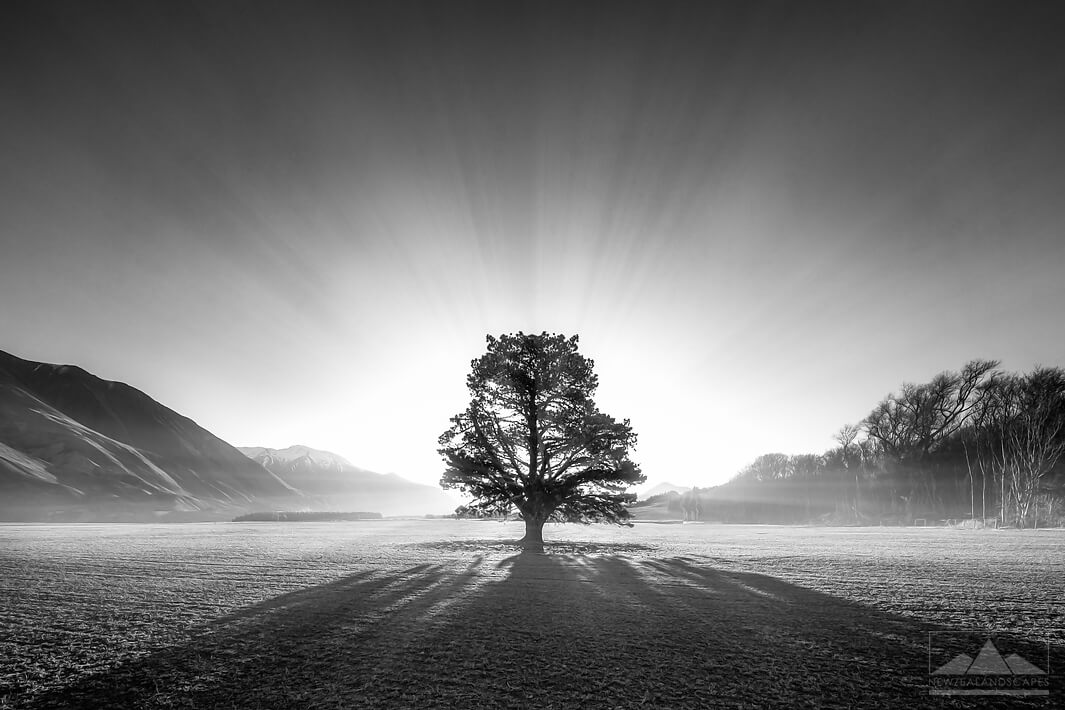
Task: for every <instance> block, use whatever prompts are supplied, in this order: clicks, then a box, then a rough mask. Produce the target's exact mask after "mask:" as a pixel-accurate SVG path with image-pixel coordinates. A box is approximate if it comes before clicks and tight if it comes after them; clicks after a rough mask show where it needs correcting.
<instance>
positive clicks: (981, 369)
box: [700, 360, 1065, 526]
mask: <svg viewBox="0 0 1065 710" xmlns="http://www.w3.org/2000/svg"><path fill="white" fill-rule="evenodd" d="M835 438H836V441H837V443H838V446H837V447H835V448H833V449H830V450H829V451H826V452H824V453H823V454H819V455H816V454H801V455H797V456H787V455H784V454H765V455H763V456H760V457H758V458H757V459H756V460H755V461H754V462H752V463H751V464H750V465H748V466H747V467H745V468H744V469H743V470H742V471H740V472H739V473H738V474H737V475H736V476H735V477H734V478H733V480H732V481H731V482H730V483H729V484H726V485H725V486H720V487H718V488H716V489H712V491H704V492H703V494H702V500H701V506H700V507H701V510H702V511H703V515H704V517H716V518H724V519H730V518H731V519H745V520H778V521H795V520H802V519H811V518H816V517H835V518H837V519H838V518H850V519H855V520H859V521H862V520H865V521H869V520H871V519H872V520H875V519H880V520H884V519H886V518H894V519H896V520H899V521H903V520H912V519H914V518H963V517H968V518H981V519H985V520H987V519H990V518H994V519H997V520H998V521H999V522H1000V523H1002V524H1016V525H1020V526H1032V525H1037V524H1039V521H1040V520H1044V521H1046V520H1050V521H1052V522H1059V520H1060V518H1061V516H1062V513H1063V512H1065V511H1063V508H1065V470H1063V469H1065V370H1063V369H1062V368H1060V367H1037V368H1035V369H1034V370H1032V371H1031V372H1028V373H1024V374H1018V373H1009V372H1004V371H1002V370H1001V369H1000V368H999V362H997V361H994V360H973V361H971V362H969V363H968V364H966V365H965V366H964V367H963V368H962V369H961V370H960V371H956V372H955V371H947V372H943V373H940V374H939V375H936V376H935V377H934V378H932V380H931V381H929V382H926V383H921V384H913V383H906V384H903V385H902V387H901V388H900V389H899V391H898V392H895V393H892V394H889V395H888V396H886V397H885V398H884V399H883V400H881V401H880V402H879V403H878V404H877V405H876V406H875V407H874V408H873V410H872V411H871V412H870V414H869V415H868V416H867V417H866V418H865V419H864V420H863V421H862V422H861V423H860V424H857V425H848V426H845V427H842V428H841V429H840V430H839V431H838V432H837V434H836V437H835ZM1055 513H1056V514H1057V516H1055Z"/></svg>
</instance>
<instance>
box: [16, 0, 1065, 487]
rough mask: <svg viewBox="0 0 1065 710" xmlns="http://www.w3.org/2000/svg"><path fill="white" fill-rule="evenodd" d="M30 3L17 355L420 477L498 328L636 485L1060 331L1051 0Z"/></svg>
mask: <svg viewBox="0 0 1065 710" xmlns="http://www.w3.org/2000/svg"><path fill="white" fill-rule="evenodd" d="M350 5H351V4H336V5H333V4H323V5H315V6H314V9H313V10H310V9H308V8H307V7H306V6H304V5H303V4H297V3H278V4H273V3H251V4H241V3H216V2H202V3H197V2H194V3H171V4H169V5H156V4H152V3H140V2H138V3H131V4H129V5H128V6H119V5H115V4H111V3H108V4H107V5H106V7H101V6H99V5H96V6H89V5H86V4H74V3H69V4H57V3H47V2H45V3H40V2H35V3H26V4H24V5H16V6H13V8H12V9H11V10H10V11H9V13H6V14H8V15H9V16H8V17H7V18H6V19H5V22H4V23H3V27H2V28H0V57H2V59H0V155H3V156H4V157H3V159H2V160H0V335H2V338H0V349H4V350H7V351H9V352H12V353H14V354H16V355H18V356H20V357H23V358H29V359H33V360H42V361H47V362H60V363H73V364H77V365H80V366H82V367H84V368H85V369H87V370H90V371H91V372H94V373H95V374H97V375H99V376H101V377H105V378H109V379H118V380H122V381H125V382H128V383H129V384H131V385H133V386H135V387H137V388H139V389H142V390H144V391H145V392H147V393H148V394H150V395H151V396H152V397H154V398H155V399H157V400H159V401H161V402H162V403H164V404H166V405H167V406H169V407H171V408H173V409H175V410H177V411H178V412H181V413H182V414H185V415H188V416H191V417H192V418H193V419H195V420H196V421H197V422H198V423H199V424H201V425H202V426H204V427H206V428H207V429H209V430H210V431H212V432H213V433H215V434H217V435H218V436H220V437H222V438H223V439H225V440H227V441H229V442H230V443H233V444H235V445H258V446H268V447H275V448H282V447H285V446H288V445H290V444H293V443H303V444H307V445H310V446H313V447H316V448H320V449H326V450H330V451H334V452H337V453H339V454H341V455H343V456H344V457H346V458H348V459H349V460H351V461H352V462H353V463H354V464H355V465H357V466H360V467H363V468H368V469H372V470H377V471H382V472H385V471H392V472H396V473H399V474H401V475H403V476H405V477H407V478H409V479H411V480H414V481H419V482H424V483H433V482H435V481H436V480H438V479H439V476H440V473H441V470H442V468H443V467H442V465H441V462H440V461H439V458H438V456H437V454H436V447H437V445H436V440H437V437H438V436H439V434H440V433H441V432H442V431H443V430H444V429H445V428H446V427H447V425H448V417H450V416H451V415H452V414H454V413H456V412H458V411H459V410H461V409H462V408H463V407H464V406H465V404H466V403H467V401H468V395H467V393H466V390H465V378H466V375H467V373H468V370H469V363H470V360H471V359H473V358H475V357H477V356H478V355H480V354H481V353H483V352H484V336H485V335H486V334H488V333H491V334H496V335H498V334H501V333H509V332H517V331H519V330H521V331H525V332H540V331H544V330H546V331H550V332H561V333H565V334H579V335H580V338H581V340H580V342H581V349H582V352H583V353H584V354H586V355H588V356H589V357H592V358H593V359H595V361H596V370H597V372H598V374H599V378H600V383H601V385H600V392H599V396H598V398H597V401H598V402H599V404H600V407H601V408H602V409H603V410H604V411H606V412H608V413H610V414H611V415H614V416H615V417H619V418H621V417H628V418H631V420H632V423H633V426H634V428H635V429H636V431H637V432H638V433H639V435H640V440H639V447H638V449H637V450H636V452H635V455H634V459H635V460H637V461H638V462H640V463H641V464H642V466H643V469H644V472H645V473H646V474H647V475H648V477H649V479H650V480H649V483H655V482H660V481H663V480H669V481H672V482H674V483H678V484H687V485H692V484H695V485H709V484H712V483H717V482H721V481H723V480H725V479H727V478H728V477H729V476H731V475H732V474H734V473H735V472H736V471H737V470H738V469H739V468H740V467H741V466H742V465H743V464H745V463H747V462H749V461H750V460H752V459H753V458H755V457H756V456H757V455H759V454H761V453H764V452H767V451H780V452H784V453H801V452H820V451H822V450H824V449H825V448H827V447H828V446H830V445H832V439H831V437H832V434H833V432H834V431H836V430H837V429H838V428H839V427H840V426H841V425H843V424H845V423H849V422H857V421H859V420H860V419H861V418H862V417H864V416H865V415H866V414H868V413H869V411H870V410H871V409H872V407H873V406H874V405H875V404H876V402H877V400H879V399H880V398H881V397H882V396H883V395H885V394H886V393H887V392H888V391H890V390H893V389H895V388H896V387H897V386H898V385H899V384H900V383H901V382H902V381H904V380H912V381H920V380H924V379H928V378H929V377H930V376H932V375H933V374H935V373H936V372H939V371H941V370H944V369H948V368H957V367H960V366H961V365H962V364H963V363H964V362H965V361H967V360H969V359H971V358H975V357H993V358H999V359H1002V360H1003V365H1004V366H1005V367H1007V368H1009V369H1011V370H1018V371H1020V370H1025V369H1028V368H1030V367H1031V366H1033V365H1035V364H1037V363H1046V364H1057V363H1059V362H1060V357H1061V353H1062V352H1063V351H1065V329H1063V328H1062V327H1061V315H1060V314H1061V310H1062V308H1063V307H1065V285H1063V280H1062V278H1061V276H1062V266H1063V264H1065V261H1063V258H1065V240H1063V239H1062V238H1061V225H1062V224H1063V223H1065V220H1063V218H1065V201H1062V200H1061V199H1060V196H1061V195H1062V194H1065V155H1063V145H1065V144H1063V140H1062V138H1063V136H1062V123H1061V117H1062V116H1063V115H1065V91H1063V88H1065V56H1063V53H1065V52H1063V49H1062V44H1061V42H1060V38H1061V36H1062V30H1065V27H1062V22H1061V20H1060V19H1059V17H1058V16H1060V14H1061V13H1059V12H1056V10H1057V8H1056V7H1055V6H1054V4H1053V3H1034V2H1030V3H1020V4H1007V3H991V4H988V3H974V2H937V3H905V2H892V3H851V2H847V3H839V4H833V3H816V4H814V3H801V4H800V3H749V2H743V3H724V4H722V3H717V4H714V5H713V6H712V7H708V5H709V3H691V4H682V3H657V2H656V3H651V2H647V3H642V4H634V5H630V6H623V5H621V4H619V3H602V4H597V3H581V4H580V6H579V7H573V6H571V4H568V3H557V4H554V3H533V4H528V5H519V4H516V3H484V4H464V3H426V4H420V3H392V2H387V3H386V2H381V3H359V4H357V6H355V7H352V6H350Z"/></svg>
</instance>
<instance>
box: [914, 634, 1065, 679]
mask: <svg viewBox="0 0 1065 710" xmlns="http://www.w3.org/2000/svg"><path fill="white" fill-rule="evenodd" d="M1046 674H1047V672H1046V671H1044V670H1043V669H1042V668H1040V667H1038V666H1036V665H1035V664H1032V663H1029V662H1028V661H1026V660H1025V659H1023V658H1021V657H1020V656H1018V655H1017V654H1016V653H1011V654H1010V655H1009V656H1007V657H1005V658H1003V657H1002V654H1001V653H999V652H998V649H997V648H995V644H994V643H992V642H991V640H990V639H988V640H987V642H986V643H984V646H983V648H981V649H980V653H978V654H977V655H976V658H975V659H974V658H972V656H970V655H968V654H966V653H959V654H958V655H957V656H955V657H954V658H952V659H951V660H949V661H947V662H946V663H944V664H943V665H942V666H940V667H939V668H937V669H935V670H934V671H932V675H981V676H988V675H1001V676H1009V675H1029V676H1030V675H1046Z"/></svg>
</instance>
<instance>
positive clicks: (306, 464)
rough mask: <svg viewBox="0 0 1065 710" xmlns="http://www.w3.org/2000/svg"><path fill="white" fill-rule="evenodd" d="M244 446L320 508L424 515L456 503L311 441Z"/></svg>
mask: <svg viewBox="0 0 1065 710" xmlns="http://www.w3.org/2000/svg"><path fill="white" fill-rule="evenodd" d="M240 451H242V452H243V453H244V454H245V455H246V456H248V457H249V458H251V459H253V460H255V461H256V462H258V463H260V464H262V465H263V466H264V467H266V468H267V469H268V470H269V471H271V472H273V473H274V474H276V475H277V476H278V477H279V478H281V479H283V480H284V481H285V482H287V483H288V484H289V485H291V486H292V487H294V488H297V489H299V490H300V491H302V492H303V493H305V494H307V495H308V496H312V497H314V498H315V499H316V500H315V501H314V506H315V507H316V508H323V507H324V508H325V509H329V510H365V511H373V512H378V513H381V514H383V515H422V514H425V513H436V514H444V513H450V512H452V511H453V510H454V509H455V507H456V505H457V501H456V500H454V499H452V498H451V496H449V495H447V494H446V493H444V491H443V490H441V489H439V488H435V487H433V486H425V485H422V484H419V483H414V482H412V481H408V480H406V479H405V478H401V477H400V476H397V475H396V474H394V473H387V474H381V473H375V472H373V471H367V470H366V469H362V468H358V467H357V466H354V465H352V464H351V462H349V461H348V460H347V459H345V458H344V457H342V456H339V455H338V454H334V453H332V452H329V451H321V450H318V449H312V448H310V447H309V446H290V447H288V448H286V449H269V448H265V447H262V446H246V447H240Z"/></svg>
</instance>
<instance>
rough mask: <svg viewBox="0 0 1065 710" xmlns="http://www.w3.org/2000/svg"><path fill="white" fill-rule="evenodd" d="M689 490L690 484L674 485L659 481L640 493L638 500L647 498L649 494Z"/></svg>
mask: <svg viewBox="0 0 1065 710" xmlns="http://www.w3.org/2000/svg"><path fill="white" fill-rule="evenodd" d="M690 490H691V486H675V485H673V484H672V483H659V484H658V485H657V486H655V487H654V488H650V489H648V490H646V491H643V492H641V493H640V500H647V499H648V498H650V497H651V496H657V495H662V494H663V493H669V492H670V491H676V492H677V493H687V492H688V491H690Z"/></svg>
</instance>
